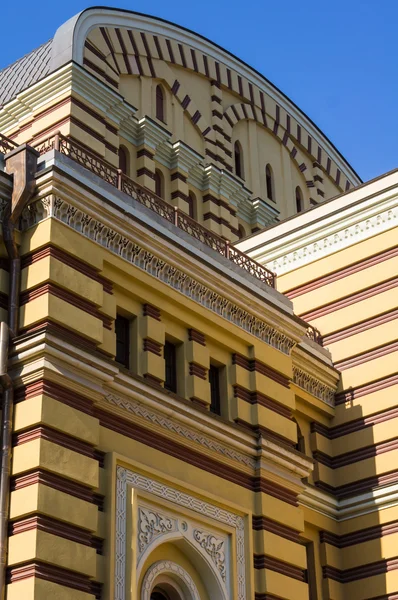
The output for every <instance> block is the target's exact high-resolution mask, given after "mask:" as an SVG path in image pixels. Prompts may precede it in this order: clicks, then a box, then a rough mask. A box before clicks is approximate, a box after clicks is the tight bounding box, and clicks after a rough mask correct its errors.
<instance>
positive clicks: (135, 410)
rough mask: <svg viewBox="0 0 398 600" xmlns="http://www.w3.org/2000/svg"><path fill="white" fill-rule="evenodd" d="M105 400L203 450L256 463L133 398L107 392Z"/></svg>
mask: <svg viewBox="0 0 398 600" xmlns="http://www.w3.org/2000/svg"><path fill="white" fill-rule="evenodd" d="M104 400H105V401H106V402H108V403H109V404H112V405H113V406H118V407H119V408H123V409H125V410H127V412H129V413H131V414H134V415H136V416H137V417H141V418H143V419H145V420H146V421H148V422H149V423H154V424H156V425H159V426H160V427H163V428H164V429H167V430H168V431H171V432H173V433H176V434H177V435H179V436H181V437H183V438H185V439H186V440H188V441H189V442H194V443H196V444H198V445H200V446H202V447H203V448H204V449H205V450H212V451H213V452H216V453H217V454H221V455H222V456H226V457H228V458H232V460H235V461H237V462H238V463H240V464H243V465H246V466H247V467H250V468H252V469H254V468H255V467H256V465H257V460H256V459H255V458H252V457H251V456H246V455H245V454H242V453H241V452H238V451H237V450H234V449H233V448H231V447H229V446H225V445H224V444H220V443H219V442H217V441H216V440H213V439H211V438H209V437H207V436H205V435H204V434H203V433H201V432H198V431H195V430H194V429H193V428H190V427H186V426H185V425H182V424H181V423H179V422H178V421H174V420H173V419H170V418H168V417H166V416H164V415H162V414H161V413H159V412H155V411H153V410H150V409H149V408H147V407H146V406H144V405H143V404H141V403H140V402H137V401H135V400H127V399H125V398H120V397H119V396H115V395H114V394H107V395H106V396H105V398H104Z"/></svg>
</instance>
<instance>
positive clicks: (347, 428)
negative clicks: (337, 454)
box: [311, 407, 398, 440]
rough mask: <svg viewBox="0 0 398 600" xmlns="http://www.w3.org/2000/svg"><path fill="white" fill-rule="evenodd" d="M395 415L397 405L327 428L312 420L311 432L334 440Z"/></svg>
mask: <svg viewBox="0 0 398 600" xmlns="http://www.w3.org/2000/svg"><path fill="white" fill-rule="evenodd" d="M397 417H398V407H394V408H389V409H387V410H383V411H380V412H378V413H374V414H373V415H369V416H368V417H360V418H359V419H355V420H354V421H348V423H343V424H342V425H336V426H335V427H331V428H330V429H328V428H327V427H326V426H325V425H322V424H321V423H316V422H313V423H311V432H313V433H319V434H320V435H323V436H325V437H326V438H328V439H329V440H334V439H336V438H338V437H341V436H343V435H347V434H349V433H353V432H355V431H360V430H361V429H366V428H367V427H373V426H374V425H377V424H378V423H384V422H385V421H390V420H392V419H396V418H397Z"/></svg>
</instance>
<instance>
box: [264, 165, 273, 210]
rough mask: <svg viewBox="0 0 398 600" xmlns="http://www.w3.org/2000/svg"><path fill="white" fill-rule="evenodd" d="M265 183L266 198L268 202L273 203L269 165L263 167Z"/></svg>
mask: <svg viewBox="0 0 398 600" xmlns="http://www.w3.org/2000/svg"><path fill="white" fill-rule="evenodd" d="M265 183H266V186H267V198H268V200H272V202H275V194H274V178H273V175H272V169H271V165H267V166H266V167H265Z"/></svg>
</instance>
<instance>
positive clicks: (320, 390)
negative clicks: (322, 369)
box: [293, 367, 335, 406]
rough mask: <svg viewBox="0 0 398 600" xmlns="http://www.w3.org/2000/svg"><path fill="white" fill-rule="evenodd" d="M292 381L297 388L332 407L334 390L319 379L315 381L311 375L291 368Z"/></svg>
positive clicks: (296, 368)
mask: <svg viewBox="0 0 398 600" xmlns="http://www.w3.org/2000/svg"><path fill="white" fill-rule="evenodd" d="M293 381H294V383H295V384H296V385H298V387H301V388H302V389H303V390H305V391H306V392H308V393H309V394H312V396H315V398H319V400H322V401H323V402H326V404H329V406H334V394H335V390H334V389H333V388H331V387H329V386H328V385H326V384H325V383H323V382H322V381H319V379H316V378H315V377H314V376H313V375H310V374H309V373H307V372H306V371H303V370H302V369H299V368H298V367H293Z"/></svg>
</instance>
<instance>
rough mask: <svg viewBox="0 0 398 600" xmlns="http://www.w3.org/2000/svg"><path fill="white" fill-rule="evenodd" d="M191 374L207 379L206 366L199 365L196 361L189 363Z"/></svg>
mask: <svg viewBox="0 0 398 600" xmlns="http://www.w3.org/2000/svg"><path fill="white" fill-rule="evenodd" d="M189 374H190V375H194V376H195V377H200V379H204V380H205V381H206V380H207V369H206V367H202V365H198V364H197V363H195V362H190V363H189Z"/></svg>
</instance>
